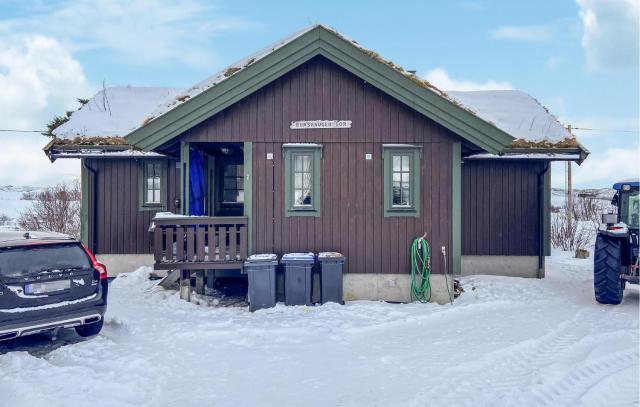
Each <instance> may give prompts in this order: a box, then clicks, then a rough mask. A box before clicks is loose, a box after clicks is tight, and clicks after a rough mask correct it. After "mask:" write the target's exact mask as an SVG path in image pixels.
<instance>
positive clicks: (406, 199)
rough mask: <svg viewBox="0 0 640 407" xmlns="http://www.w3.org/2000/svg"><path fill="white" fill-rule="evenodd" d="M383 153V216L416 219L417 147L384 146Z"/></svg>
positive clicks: (418, 182) (417, 208) (418, 164)
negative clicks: (411, 217) (412, 217)
mask: <svg viewBox="0 0 640 407" xmlns="http://www.w3.org/2000/svg"><path fill="white" fill-rule="evenodd" d="M383 149H384V154H383V157H384V216H385V217H389V216H415V217H417V216H419V214H420V199H419V197H420V155H421V150H420V147H418V146H412V145H395V144H387V145H383Z"/></svg>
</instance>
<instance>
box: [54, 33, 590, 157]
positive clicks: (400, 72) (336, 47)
mask: <svg viewBox="0 0 640 407" xmlns="http://www.w3.org/2000/svg"><path fill="white" fill-rule="evenodd" d="M312 34H315V35H312ZM305 36H306V37H305ZM336 39H338V40H339V41H336ZM295 41H298V42H301V44H298V45H299V46H298V47H297V48H296V49H294V50H293V51H292V50H288V51H292V52H293V53H294V54H296V53H297V54H298V55H297V56H298V57H299V58H297V59H296V60H295V61H294V63H293V64H290V65H289V66H285V67H284V69H279V70H278V69H276V70H275V71H276V72H270V73H271V76H269V75H265V74H264V72H265V69H260V70H256V69H255V65H259V64H260V61H261V60H263V59H271V60H270V61H267V62H271V64H273V63H274V61H273V60H274V59H275V60H276V62H277V60H278V58H273V56H274V55H273V54H274V53H276V52H278V51H282V49H283V48H284V47H287V46H289V47H290V48H292V47H291V45H292V43H293V42H295ZM345 44H348V45H345ZM294 48H295V47H294ZM349 48H350V49H349ZM354 49H355V50H359V51H360V52H359V53H358V54H360V55H358V57H359V58H357V59H356V60H355V61H354V58H351V61H348V62H350V63H351V64H353V65H358V63H360V65H363V63H362V62H363V61H362V60H363V59H365V60H369V61H375V62H376V64H373V65H374V68H376V66H375V65H378V66H377V68H380V67H383V69H378V70H377V71H371V69H369V70H368V71H367V72H366V73H367V74H368V75H369V76H373V77H374V79H375V77H376V76H377V77H378V79H379V78H380V76H385V75H386V76H395V78H393V79H394V81H391V82H390V83H389V81H387V83H379V84H378V85H379V86H378V87H380V88H381V90H383V91H386V89H385V87H389V86H394V85H397V82H398V81H400V82H402V81H404V82H405V83H401V85H403V86H404V87H405V88H406V87H407V86H408V85H407V83H406V82H407V81H410V82H411V84H413V85H414V87H416V86H415V85H417V87H419V88H420V89H423V90H425V91H427V92H428V95H427V96H429V95H430V96H431V98H430V99H431V100H430V101H431V102H432V106H431V108H432V110H433V112H432V114H433V115H436V116H438V117H436V118H437V119H439V120H440V121H442V120H445V121H446V119H452V118H451V114H450V113H449V115H448V116H447V113H446V112H444V113H443V112H442V105H444V109H446V108H447V107H448V108H451V106H455V110H456V112H457V113H458V115H459V116H465V115H466V116H467V117H465V118H466V119H469V117H471V118H472V120H475V124H476V125H479V126H480V127H483V126H484V129H483V130H485V131H487V127H490V128H491V130H493V133H494V135H495V134H497V135H498V136H501V137H502V138H501V140H502V144H500V145H496V143H495V142H494V143H493V145H492V147H493V149H491V148H486V147H487V146H481V147H483V148H485V149H487V151H490V152H493V153H499V152H500V151H502V150H503V149H504V148H510V147H511V148H527V147H531V148H566V147H581V146H580V145H579V144H578V143H577V140H576V139H575V137H573V136H572V135H571V134H570V133H569V132H568V131H567V130H566V129H564V126H562V125H561V124H560V123H559V122H557V119H555V117H553V116H552V115H551V114H550V113H549V112H548V110H547V109H546V108H545V107H544V106H542V105H540V104H539V102H537V101H536V100H535V99H533V98H532V97H530V96H529V95H526V94H525V93H523V92H520V93H521V94H522V95H526V96H527V97H528V98H529V99H530V101H529V103H530V104H531V101H534V102H535V103H536V104H537V106H539V107H540V108H541V109H544V112H546V115H547V116H549V117H553V120H551V119H549V118H548V117H544V120H546V121H549V122H551V121H555V122H556V125H559V126H561V127H562V129H564V131H565V132H566V134H565V136H564V137H553V138H549V137H546V138H545V137H541V136H539V135H538V136H535V137H534V136H531V135H530V134H528V135H525V137H520V138H519V137H518V135H517V134H515V133H517V132H514V131H513V129H512V128H509V127H508V126H505V125H504V124H505V123H502V121H503V118H502V119H501V118H500V117H498V118H497V120H495V118H494V117H492V116H491V115H487V114H483V113H486V112H483V111H482V109H478V106H476V105H474V104H473V103H469V101H468V100H465V98H464V97H461V96H464V95H463V94H465V93H474V92H449V93H447V92H444V91H442V90H440V89H438V88H437V87H435V86H433V85H432V84H431V83H429V82H428V81H426V80H423V79H421V78H419V77H418V76H416V75H415V74H414V73H412V72H408V71H406V70H404V69H403V68H402V67H400V66H398V65H395V64H394V63H393V62H391V61H387V60H385V59H383V58H382V57H380V55H379V54H377V53H376V52H374V51H371V50H368V49H366V48H364V47H362V46H361V45H359V44H358V43H357V42H356V41H354V40H351V39H349V38H347V37H346V36H344V35H342V34H340V33H338V32H336V31H335V30H332V29H330V28H327V27H325V26H321V25H314V26H311V27H308V28H306V29H304V30H302V31H301V32H298V33H296V34H294V35H292V36H290V37H288V38H286V39H284V40H282V41H280V42H278V43H276V44H274V45H272V46H271V47H268V48H266V49H263V50H261V51H259V52H257V53H255V54H252V55H250V56H249V57H247V58H245V59H243V60H241V61H239V62H237V63H235V64H232V65H231V66H229V67H227V68H225V69H223V70H222V71H220V72H218V73H217V74H215V75H213V76H211V77H209V78H207V79H205V80H204V81H202V82H200V83H198V84H196V85H194V86H192V87H190V88H188V89H185V90H182V91H181V90H178V89H170V88H158V89H165V90H167V91H169V93H168V96H167V97H158V96H156V97H155V99H154V98H149V99H153V100H150V101H149V103H148V106H152V107H151V108H147V109H146V112H145V114H144V115H142V112H138V116H137V118H136V121H135V124H134V123H131V126H130V128H132V131H130V132H127V131H121V132H120V134H118V135H117V136H111V137H107V140H104V141H103V140H99V138H96V137H94V138H91V137H83V138H82V139H81V140H80V143H85V144H86V143H87V142H89V141H90V140H93V141H95V142H97V143H103V144H110V143H122V144H132V145H136V146H137V147H138V148H142V149H146V150H150V149H153V148H154V147H155V146H157V145H159V142H158V141H157V140H156V141H155V142H153V136H154V135H156V134H157V133H158V132H164V133H168V134H165V137H166V138H165V140H168V139H170V138H172V136H171V134H174V136H177V135H178V134H179V133H180V132H181V131H184V130H185V129H186V128H188V127H190V126H193V125H195V124H197V123H199V122H201V121H203V120H205V119H206V118H208V117H210V116H212V115H213V114H215V113H217V111H220V110H222V109H224V108H225V107H226V106H228V105H230V104H231V103H233V101H234V100H233V99H234V98H233V97H230V96H231V95H230V93H232V92H233V90H234V87H235V86H243V85H245V87H246V82H247V81H251V77H252V75H253V76H255V75H256V74H262V75H263V76H267V78H266V81H263V82H266V83H268V82H269V81H270V80H273V79H275V78H276V77H277V76H278V75H282V74H284V73H286V72H288V71H289V70H291V69H293V68H294V67H295V66H298V65H300V64H302V63H304V61H306V60H308V59H310V58H311V57H313V56H315V55H323V56H325V57H328V58H329V59H330V60H333V61H334V62H336V63H338V65H341V66H343V67H345V68H346V69H348V70H351V71H352V72H353V70H356V71H358V69H354V68H353V66H344V65H345V63H344V61H342V60H341V58H338V57H336V54H340V53H342V54H344V53H345V51H346V52H351V54H353V50H354ZM305 50H306V51H307V52H306V53H305V52H304V51H305ZM289 54H291V52H289ZM338 56H340V55H338ZM280 57H282V56H280ZM342 57H344V55H342ZM358 59H359V60H358ZM366 62H367V61H365V63H366ZM263 68H264V67H263ZM267 68H268V66H267ZM356 68H360V69H366V68H367V67H366V66H365V67H364V68H363V67H362V66H360V67H358V66H356ZM385 69H386V70H387V71H385ZM388 70H391V71H392V72H393V75H391V74H390V73H389V72H388ZM244 71H251V72H244ZM256 71H257V72H256ZM354 73H355V74H356V75H358V73H359V72H354ZM243 74H247V75H245V76H248V77H249V78H238V77H240V76H242V75H243ZM399 78H400V79H399ZM237 79H242V80H237ZM263 79H264V78H263ZM366 79H371V78H366ZM254 82H255V81H254ZM369 82H371V81H369ZM264 84H265V83H250V84H249V86H248V87H247V89H245V91H244V92H240V94H239V95H235V96H236V99H238V100H239V99H241V98H242V97H244V96H246V95H248V94H250V93H251V92H253V91H255V90H257V89H258V88H259V87H260V86H263V85H264ZM373 84H374V86H375V85H376V84H375V83H373ZM396 87H397V86H396ZM215 88H218V90H219V91H218V92H217V93H218V95H216V98H217V99H218V100H212V99H211V98H206V96H207V93H208V92H209V91H213V90H214V89H215ZM109 89H112V88H109ZM109 89H107V90H105V91H108V90H109ZM127 89H130V90H136V89H145V88H131V87H128V88H127ZM400 91H402V89H400ZM413 91H414V93H415V89H413ZM488 92H496V91H488ZM497 92H501V91H497ZM512 92H517V91H512ZM387 93H388V92H387ZM414 93H413V94H412V93H409V94H406V92H405V94H404V95H402V94H401V95H392V96H396V97H397V98H398V99H401V101H404V102H406V103H407V104H408V105H409V106H411V107H414V108H416V106H415V104H414V103H412V97H414V96H415V94H414ZM99 96H100V93H98V94H97V95H96V96H94V98H96V97H99ZM403 96H404V99H405V100H402V97H403ZM421 96H425V95H424V92H423V94H422V95H421ZM214 99H215V98H214ZM220 99H222V103H218V106H217V109H207V105H211V104H213V103H215V102H216V101H217V102H220ZM467 99H468V98H467ZM427 102H429V101H427ZM112 104H113V103H112ZM85 105H86V104H85ZM89 105H90V106H91V104H89ZM447 105H448V106H447ZM503 105H504V103H503ZM84 108H85V107H84V106H83V108H82V109H80V110H83V109H84ZM131 110H132V109H128V111H131ZM416 110H419V111H421V112H422V113H425V112H424V109H422V110H421V109H416ZM175 113H178V114H177V115H176V114H175ZM426 113H429V112H426ZM454 113H455V112H454ZM75 114H76V113H74V115H73V118H72V119H71V120H69V122H68V123H64V124H63V126H65V127H67V130H68V128H69V127H73V126H74V125H75V126H76V127H78V126H77V124H74V123H75V120H76V117H75ZM167 115H172V116H174V117H175V119H176V120H177V121H179V123H178V122H176V121H172V120H173V119H171V120H168V118H167V117H166V116H167ZM426 115H427V116H429V114H426ZM185 116H188V117H185ZM429 117H431V116H429ZM432 118H434V117H432ZM453 119H455V117H454V118H453ZM439 120H436V121H439ZM453 121H454V122H453V123H450V125H451V127H453V129H452V130H453V131H454V132H456V133H458V134H460V133H461V132H464V130H469V125H468V124H467V123H466V122H465V121H464V120H458V121H457V122H456V120H453ZM159 122H164V123H159ZM194 123H195V124H194ZM445 127H449V126H445ZM451 127H450V128H451ZM511 127H514V126H511ZM556 127H557V126H556ZM56 130H57V129H56ZM56 130H54V134H56V133H58V134H60V133H61V132H60V131H56ZM457 130H460V131H457ZM103 131H104V130H103V129H100V130H99V131H97V132H91V131H87V132H85V133H86V136H90V135H94V133H100V132H103ZM476 133H477V132H476ZM461 135H462V136H464V134H461ZM125 136H126V137H125ZM476 136H477V134H476ZM68 137H69V133H67V134H66V137H63V138H65V139H66V138H68ZM114 137H115V138H114ZM123 137H125V138H123ZM150 137H151V138H152V141H151V142H149V140H148V139H149V138H150ZM145 139H147V140H145ZM471 141H472V142H473V140H471ZM56 143H57V142H56ZM60 143H68V142H67V141H60ZM489 147H491V146H489ZM585 151H586V150H585Z"/></svg>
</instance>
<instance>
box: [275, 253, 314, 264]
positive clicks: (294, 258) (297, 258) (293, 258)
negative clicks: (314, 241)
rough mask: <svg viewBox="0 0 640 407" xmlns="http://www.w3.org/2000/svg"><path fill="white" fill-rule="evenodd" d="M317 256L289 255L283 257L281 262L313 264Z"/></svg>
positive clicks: (306, 254)
mask: <svg viewBox="0 0 640 407" xmlns="http://www.w3.org/2000/svg"><path fill="white" fill-rule="evenodd" d="M315 259H316V256H315V255H314V254H313V253H287V254H283V255H282V259H281V262H282V263H287V262H301V263H313V262H314V261H315Z"/></svg>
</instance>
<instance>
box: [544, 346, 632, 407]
mask: <svg viewBox="0 0 640 407" xmlns="http://www.w3.org/2000/svg"><path fill="white" fill-rule="evenodd" d="M637 364H638V351H637V350H636V349H627V350H623V351H619V352H615V353H612V354H608V355H605V356H603V357H600V358H597V359H593V360H592V361H590V362H588V363H584V364H580V365H578V366H576V367H575V368H572V369H571V370H570V371H569V373H567V374H565V375H564V376H563V377H562V378H560V379H558V380H555V381H554V382H552V383H543V384H539V385H537V386H535V387H534V388H533V389H532V393H533V394H534V397H535V398H536V401H537V403H536V404H538V405H543V406H558V405H566V406H569V405H575V404H577V403H578V402H579V401H580V399H581V398H582V396H583V395H584V394H586V393H587V392H588V391H589V389H591V388H593V386H595V385H596V384H597V383H600V382H601V381H602V380H603V379H605V378H607V377H610V376H612V375H615V374H616V373H618V372H620V371H623V370H627V369H629V368H631V367H633V366H637ZM634 387H635V388H634ZM623 390H626V391H623V392H622V393H617V394H616V397H618V398H621V399H622V400H624V402H623V403H622V404H614V403H611V400H609V402H608V403H607V404H608V405H629V404H631V403H633V402H634V401H636V400H637V399H636V397H637V394H638V393H637V392H638V384H637V381H636V383H635V386H628V387H626V388H623Z"/></svg>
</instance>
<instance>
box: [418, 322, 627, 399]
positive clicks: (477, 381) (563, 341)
mask: <svg viewBox="0 0 640 407" xmlns="http://www.w3.org/2000/svg"><path fill="white" fill-rule="evenodd" d="M583 314H585V312H584V311H581V312H579V313H578V314H576V315H575V316H574V317H573V318H572V319H571V320H568V321H566V322H564V323H562V324H560V325H559V326H558V327H556V328H555V329H553V330H552V331H551V332H549V333H547V334H545V335H543V336H541V337H538V338H535V339H530V340H527V341H524V342H520V343H517V344H515V345H512V346H509V347H506V348H503V349H500V350H497V351H494V352H491V353H489V354H486V355H485V356H482V357H480V358H479V359H475V360H473V361H470V362H466V363H462V364H460V365H458V366H454V367H450V368H447V369H445V370H444V371H443V373H442V374H441V375H439V377H438V379H437V380H436V381H435V382H436V383H437V384H436V386H434V387H432V388H431V389H430V390H428V391H426V392H424V393H423V394H420V395H419V396H418V397H416V404H418V405H419V404H421V402H423V401H424V400H429V399H433V398H442V397H443V395H445V396H444V398H445V399H447V395H449V397H450V399H449V400H448V401H449V402H451V403H453V404H455V405H470V406H471V405H478V404H485V403H498V405H521V403H522V400H523V399H522V396H523V395H524V394H526V393H527V392H528V388H529V386H530V384H531V382H532V380H535V379H536V378H537V376H538V372H539V371H540V370H541V369H543V368H544V367H547V366H550V365H552V364H554V363H556V361H557V360H558V357H559V356H560V355H563V354H566V353H569V352H571V350H572V348H574V347H575V345H576V343H578V342H580V341H581V340H582V339H583V338H585V335H586V334H588V326H589V325H590V324H589V319H588V318H586V317H585V316H584V315H583ZM631 363H633V361H631ZM451 383H456V384H458V386H457V390H456V392H455V394H450V392H451ZM419 400H420V401H419Z"/></svg>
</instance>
